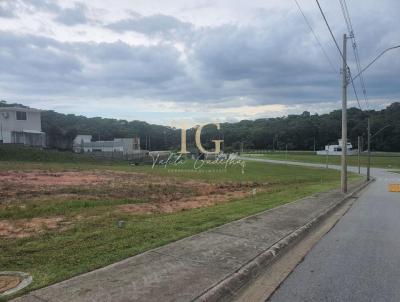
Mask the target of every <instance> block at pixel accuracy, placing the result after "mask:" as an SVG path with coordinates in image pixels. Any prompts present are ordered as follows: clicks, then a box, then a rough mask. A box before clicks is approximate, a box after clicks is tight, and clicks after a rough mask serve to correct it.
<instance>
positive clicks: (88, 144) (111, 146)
mask: <svg viewBox="0 0 400 302" xmlns="http://www.w3.org/2000/svg"><path fill="white" fill-rule="evenodd" d="M91 140H92V136H91V135H78V136H77V137H76V138H75V139H74V144H73V149H74V152H77V153H91V152H103V153H116V152H117V153H122V154H123V155H130V154H134V153H135V152H138V151H140V138H138V137H134V138H115V139H114V140H112V141H96V142H92V141H91Z"/></svg>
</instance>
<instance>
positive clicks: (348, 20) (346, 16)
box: [339, 0, 368, 107]
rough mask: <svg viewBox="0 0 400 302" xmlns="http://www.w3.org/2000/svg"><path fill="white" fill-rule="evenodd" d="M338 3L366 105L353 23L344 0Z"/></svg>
mask: <svg viewBox="0 0 400 302" xmlns="http://www.w3.org/2000/svg"><path fill="white" fill-rule="evenodd" d="M339 3H340V6H341V9H342V13H343V17H344V20H345V22H346V26H347V30H348V32H349V36H350V38H351V42H352V47H353V53H354V58H355V61H356V66H357V72H358V73H359V74H360V84H361V88H362V92H363V95H364V100H365V106H366V107H368V97H367V90H366V88H365V81H364V77H363V75H362V74H361V70H362V68H361V63H360V55H359V53H358V47H357V42H356V38H355V34H354V30H353V25H352V23H351V18H350V13H349V9H348V7H347V3H346V0H339Z"/></svg>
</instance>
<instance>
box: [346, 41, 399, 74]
mask: <svg viewBox="0 0 400 302" xmlns="http://www.w3.org/2000/svg"><path fill="white" fill-rule="evenodd" d="M396 48H400V45H397V46H393V47H389V48H387V49H385V50H384V51H382V52H381V53H380V54H379V55H377V56H376V58H375V59H373V60H372V61H371V63H369V64H368V65H367V66H365V67H364V68H363V69H362V70H361V71H360V72H359V73H357V74H356V75H355V76H354V77H353V81H354V80H355V79H357V78H358V77H359V76H360V75H361V74H362V73H363V72H364V71H366V70H367V69H368V68H369V67H370V66H371V65H372V64H374V63H375V62H376V61H377V60H378V59H379V58H380V57H382V56H383V55H384V54H385V53H386V52H388V51H389V50H392V49H396Z"/></svg>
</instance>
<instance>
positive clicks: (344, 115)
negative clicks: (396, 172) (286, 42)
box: [341, 35, 400, 193]
mask: <svg viewBox="0 0 400 302" xmlns="http://www.w3.org/2000/svg"><path fill="white" fill-rule="evenodd" d="M346 40H347V37H346V35H344V36H343V56H342V57H343V99H342V160H341V162H342V168H341V182H342V192H343V193H346V192H347V160H346V155H347V154H346V151H347V91H346V89H347V84H348V81H347V69H348V65H347V62H346ZM397 48H400V45H397V46H393V47H389V48H387V49H385V50H384V51H382V52H381V53H380V54H379V55H377V56H376V57H375V59H373V60H372V61H371V63H369V64H368V65H367V66H365V67H364V68H363V69H362V70H361V71H360V72H359V73H358V74H356V75H355V76H354V77H350V81H351V82H354V80H355V79H357V78H358V77H359V76H360V75H361V74H362V73H364V72H365V71H366V70H367V69H368V68H369V67H370V66H371V65H372V64H374V63H375V62H376V61H377V60H378V59H379V58H380V57H382V56H383V55H384V54H385V53H386V52H388V51H390V50H393V49H397ZM381 130H383V129H381ZM381 130H380V131H381ZM380 131H378V132H380ZM376 134H378V133H375V134H374V136H375V135H376ZM371 138H372V137H371V121H370V117H368V168H367V180H370V173H371ZM345 148H346V150H345Z"/></svg>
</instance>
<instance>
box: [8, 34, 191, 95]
mask: <svg viewBox="0 0 400 302" xmlns="http://www.w3.org/2000/svg"><path fill="white" fill-rule="evenodd" d="M0 47H1V49H2V51H1V52H0V64H1V65H2V70H1V71H0V87H2V88H3V89H5V90H15V91H19V92H20V93H24V94H35V95H42V94H43V95H74V94H76V95H80V96H94V95H99V94H100V95H103V96H104V95H108V96H123V95H134V94H136V95H141V96H144V95H145V94H146V91H147V92H149V91H150V92H151V91H153V93H154V91H157V90H160V89H162V88H163V86H164V85H167V83H168V82H169V81H172V80H174V78H176V77H178V76H180V75H181V74H183V72H184V71H183V67H182V65H181V63H180V62H179V60H178V56H179V53H178V52H177V50H176V49H174V48H173V47H170V46H164V45H159V46H149V47H145V46H130V45H128V44H126V43H123V42H116V43H62V42H58V41H56V40H54V39H50V38H43V37H38V36H32V35H15V34H12V33H8V32H0Z"/></svg>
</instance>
